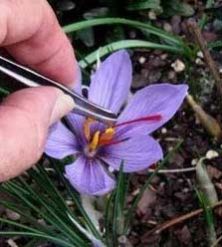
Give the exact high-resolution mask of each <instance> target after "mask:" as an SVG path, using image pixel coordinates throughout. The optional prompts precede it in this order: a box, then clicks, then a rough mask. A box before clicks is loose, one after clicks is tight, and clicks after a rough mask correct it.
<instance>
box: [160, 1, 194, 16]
mask: <svg viewBox="0 0 222 247" xmlns="http://www.w3.org/2000/svg"><path fill="white" fill-rule="evenodd" d="M162 5H163V9H164V15H166V16H173V15H180V16H185V17H189V16H192V15H193V14H194V9H193V7H192V6H191V5H190V4H188V3H186V2H183V1H181V0H168V1H162Z"/></svg>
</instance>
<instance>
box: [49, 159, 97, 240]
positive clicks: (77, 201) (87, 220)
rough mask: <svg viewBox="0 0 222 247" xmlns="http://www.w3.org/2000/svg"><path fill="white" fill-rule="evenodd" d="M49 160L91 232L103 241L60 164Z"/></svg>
mask: <svg viewBox="0 0 222 247" xmlns="http://www.w3.org/2000/svg"><path fill="white" fill-rule="evenodd" d="M48 159H49V161H50V163H51V165H52V166H53V168H54V169H55V171H56V173H57V174H58V176H59V179H60V180H61V181H62V182H63V184H64V186H65V188H66V190H67V192H68V193H69V195H70V197H71V199H72V200H73V202H74V204H75V206H76V207H77V209H78V211H79V212H80V214H81V215H82V217H83V219H84V221H85V223H86V225H87V226H88V227H89V229H90V230H91V232H92V233H93V234H94V236H95V237H96V238H98V239H101V240H102V237H101V235H100V233H99V232H98V231H97V229H96V227H95V226H94V224H93V223H92V221H91V220H90V218H89V216H88V215H87V213H86V211H85V210H84V208H83V207H82V205H81V202H80V199H79V195H78V193H77V192H75V191H74V189H73V188H72V187H71V185H70V184H69V183H68V181H67V180H66V179H65V178H64V175H63V173H62V171H61V170H60V168H59V164H58V165H57V164H56V162H55V160H53V159H51V158H49V157H48Z"/></svg>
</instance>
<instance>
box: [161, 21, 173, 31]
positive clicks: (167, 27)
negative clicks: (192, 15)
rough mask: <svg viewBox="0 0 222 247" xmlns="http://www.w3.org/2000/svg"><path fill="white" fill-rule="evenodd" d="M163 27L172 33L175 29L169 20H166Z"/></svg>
mask: <svg viewBox="0 0 222 247" xmlns="http://www.w3.org/2000/svg"><path fill="white" fill-rule="evenodd" d="M163 29H164V30H165V31H166V32H169V33H172V31H173V29H172V26H171V25H170V24H169V23H168V22H165V23H164V24H163Z"/></svg>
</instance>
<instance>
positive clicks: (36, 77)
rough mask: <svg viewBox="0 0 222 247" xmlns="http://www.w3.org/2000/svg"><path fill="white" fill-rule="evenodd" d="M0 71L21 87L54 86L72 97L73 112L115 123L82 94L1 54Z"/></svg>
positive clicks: (111, 115)
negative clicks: (73, 103)
mask: <svg viewBox="0 0 222 247" xmlns="http://www.w3.org/2000/svg"><path fill="white" fill-rule="evenodd" d="M0 72H2V73H3V74H5V75H7V76H9V77H11V78H13V79H15V80H16V81H17V82H20V83H21V84H22V88H23V87H24V88H26V87H38V86H54V87H56V88H58V89H60V90H62V91H63V92H64V93H65V94H68V95H69V96H71V97H72V99H73V100H74V102H75V107H74V109H73V112H74V113H76V114H79V115H83V116H86V117H90V118H93V119H96V120H98V121H101V122H104V123H106V124H109V125H113V124H115V123H116V118H117V116H116V115H115V114H114V113H112V112H110V111H109V110H107V109H104V108H102V107H100V106H98V105H96V104H94V103H92V102H90V101H89V100H87V99H86V98H84V97H83V96H81V95H79V94H77V93H75V92H74V91H72V90H71V89H69V88H67V87H66V86H64V85H62V84H60V83H59V82H56V81H54V80H51V79H49V78H47V77H45V76H43V75H41V74H39V73H37V72H35V71H33V70H31V69H29V68H27V67H25V66H23V65H20V64H18V63H15V62H14V61H11V60H9V59H7V58H5V57H2V56H0ZM20 86H21V85H20Z"/></svg>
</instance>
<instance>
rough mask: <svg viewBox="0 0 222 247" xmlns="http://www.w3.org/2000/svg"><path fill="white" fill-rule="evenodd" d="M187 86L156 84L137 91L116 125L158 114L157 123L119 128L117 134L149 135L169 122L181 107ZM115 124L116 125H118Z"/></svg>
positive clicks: (146, 122)
mask: <svg viewBox="0 0 222 247" xmlns="http://www.w3.org/2000/svg"><path fill="white" fill-rule="evenodd" d="M187 90H188V86H187V85H171V84H167V83H164V84H157V85H152V86H148V87H146V88H144V89H142V90H140V91H138V92H137V93H136V94H135V95H134V96H133V98H132V100H131V101H130V103H129V104H128V105H127V107H126V108H125V110H124V111H123V112H122V114H120V116H119V118H118V123H121V122H125V121H129V120H132V119H137V118H141V117H146V116H148V115H157V114H160V116H161V119H160V120H157V121H144V122H137V123H134V124H129V125H128V127H119V133H120V132H122V131H123V129H124V128H125V130H124V131H126V129H127V135H129V136H132V135H135V134H140V135H142V134H149V133H151V132H153V131H154V130H156V129H158V128H159V127H160V126H162V125H163V124H164V123H166V122H167V121H168V120H170V119H171V118H172V117H173V115H174V114H175V113H176V111H177V110H178V108H179V107H180V106H181V104H182V102H183V100H184V98H185V96H186V94H187ZM118 123H117V124H118Z"/></svg>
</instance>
